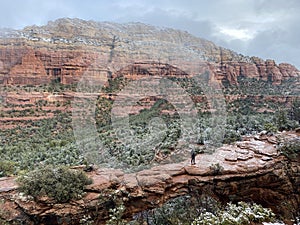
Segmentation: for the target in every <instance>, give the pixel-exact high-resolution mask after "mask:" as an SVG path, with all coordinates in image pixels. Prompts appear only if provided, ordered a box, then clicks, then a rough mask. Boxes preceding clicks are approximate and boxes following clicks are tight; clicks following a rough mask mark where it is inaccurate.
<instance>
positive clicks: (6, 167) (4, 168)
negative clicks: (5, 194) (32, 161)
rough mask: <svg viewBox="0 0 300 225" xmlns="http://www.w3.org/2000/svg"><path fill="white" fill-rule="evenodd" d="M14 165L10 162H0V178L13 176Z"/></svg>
mask: <svg viewBox="0 0 300 225" xmlns="http://www.w3.org/2000/svg"><path fill="white" fill-rule="evenodd" d="M14 172H15V163H14V162H12V161H7V160H4V161H0V177H5V176H9V175H12V174H14Z"/></svg>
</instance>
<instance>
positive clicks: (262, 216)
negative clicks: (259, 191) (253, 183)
mask: <svg viewBox="0 0 300 225" xmlns="http://www.w3.org/2000/svg"><path fill="white" fill-rule="evenodd" d="M274 219H275V214H274V213H273V212H272V210H271V209H267V208H263V207H262V206H261V205H258V204H255V203H254V204H249V203H245V202H239V203H238V204H237V205H235V204H232V203H228V204H227V205H226V207H225V209H224V210H219V211H218V212H216V213H210V212H204V213H201V214H200V216H199V217H198V218H197V219H195V220H194V221H193V223H192V224H191V225H243V224H245V225H246V224H250V223H251V222H269V221H273V220H274Z"/></svg>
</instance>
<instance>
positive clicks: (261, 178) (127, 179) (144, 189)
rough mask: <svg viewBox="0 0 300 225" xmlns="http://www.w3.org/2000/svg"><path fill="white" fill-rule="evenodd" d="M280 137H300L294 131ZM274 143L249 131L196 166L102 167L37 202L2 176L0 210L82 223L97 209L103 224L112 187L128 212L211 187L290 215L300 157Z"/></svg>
mask: <svg viewBox="0 0 300 225" xmlns="http://www.w3.org/2000/svg"><path fill="white" fill-rule="evenodd" d="M280 137H284V138H286V139H289V138H300V137H299V134H294V133H282V134H281V136H280ZM276 144H277V139H276V137H275V136H266V135H262V136H257V137H248V138H246V139H245V140H244V141H241V142H237V143H235V144H233V145H224V146H222V147H221V148H219V149H217V150H216V151H215V152H214V153H213V154H201V155H198V156H197V157H196V165H195V166H191V165H190V162H189V160H187V161H184V162H181V163H173V164H166V165H160V166H155V167H153V168H151V169H147V170H143V171H140V172H136V173H129V174H128V173H124V172H123V171H122V170H117V169H103V168H99V169H97V170H96V171H93V172H90V173H89V176H90V177H91V178H92V179H93V181H94V182H93V184H91V185H89V186H88V187H87V189H86V192H87V194H86V196H85V197H84V198H83V199H82V200H78V201H72V202H70V203H65V204H57V203H54V202H53V201H51V200H50V199H47V198H42V199H40V200H39V201H38V202H34V201H33V200H31V199H30V198H27V197H25V196H23V195H22V194H20V193H18V192H17V191H16V188H17V184H16V183H15V181H14V178H1V180H0V187H1V188H0V199H2V201H1V210H2V211H0V216H1V218H2V219H5V220H6V221H19V222H20V221H23V222H24V221H26V222H24V223H22V224H49V225H50V224H51V225H55V224H78V221H79V220H80V218H82V217H83V215H93V216H95V218H94V219H95V221H97V224H104V221H105V220H106V219H107V216H108V212H107V209H108V208H109V207H110V204H113V203H112V202H110V201H111V199H110V197H109V195H105V193H107V190H109V189H112V190H114V193H115V194H116V196H117V197H118V198H119V199H122V201H123V202H124V204H125V206H126V212H125V216H126V217H127V218H131V217H132V215H134V214H135V213H138V212H141V211H143V210H147V209H151V208H154V207H158V206H160V205H162V204H163V203H164V202H166V201H167V200H168V199H171V198H174V197H177V196H181V195H185V194H189V193H191V192H194V191H199V192H200V193H201V192H202V193H210V195H212V197H214V198H217V199H218V200H220V201H222V202H228V201H254V202H256V203H260V204H262V205H263V206H265V207H270V208H272V209H273V210H274V212H276V213H278V214H280V215H282V216H284V217H285V218H291V217H292V216H293V213H297V212H298V209H299V207H300V195H299V193H300V157H299V155H298V157H297V158H295V159H288V158H286V157H285V156H283V155H281V154H279V152H278V151H277V149H276ZM187 154H188V153H187ZM220 168H221V169H220ZM105 190H106V191H105ZM109 194H112V193H109ZM107 207H108V208H107ZM1 212H5V213H1ZM20 223H21V222H20Z"/></svg>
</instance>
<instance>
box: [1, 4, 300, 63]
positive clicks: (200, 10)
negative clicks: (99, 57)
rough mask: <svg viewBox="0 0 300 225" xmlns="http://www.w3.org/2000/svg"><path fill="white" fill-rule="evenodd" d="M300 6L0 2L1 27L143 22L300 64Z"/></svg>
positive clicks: (251, 53) (249, 53) (236, 49)
mask: <svg viewBox="0 0 300 225" xmlns="http://www.w3.org/2000/svg"><path fill="white" fill-rule="evenodd" d="M299 11H300V1H298V0H285V1H282V0H273V1H269V0H249V1H244V0H214V1H206V0H187V1H182V0H152V1H146V0H144V1H143V0H101V1H95V0H86V1H82V0H51V1H50V0H49V1H48V0H45V1H39V0H27V1H26V0H11V1H3V2H1V13H0V27H10V28H17V29H20V28H22V27H24V26H28V25H33V24H36V25H43V24H46V23H47V21H49V20H55V19H57V18H60V17H71V18H72V17H78V18H82V19H86V20H96V21H113V22H132V21H139V22H144V23H147V24H152V25H156V26H166V27H172V28H177V29H181V30H185V31H188V32H190V33H192V34H194V35H196V36H198V37H202V38H205V39H208V40H211V41H214V42H215V43H216V44H218V45H221V46H224V47H226V48H230V49H232V50H234V51H237V52H238V53H242V54H244V55H250V56H251V55H255V56H259V57H262V58H264V59H266V58H273V59H275V60H276V61H277V62H278V63H280V62H283V61H284V62H290V63H292V64H294V65H296V66H297V67H298V68H300V60H299V59H298V54H299V50H300V41H299V37H300V30H299V29H297V28H298V27H299V24H300V14H299Z"/></svg>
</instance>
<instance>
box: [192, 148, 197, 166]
mask: <svg viewBox="0 0 300 225" xmlns="http://www.w3.org/2000/svg"><path fill="white" fill-rule="evenodd" d="M195 158H196V153H195V151H194V149H192V151H191V164H192V165H195V164H196V161H195Z"/></svg>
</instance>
